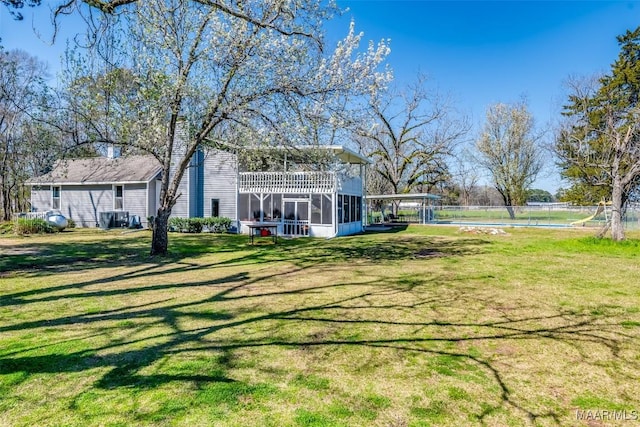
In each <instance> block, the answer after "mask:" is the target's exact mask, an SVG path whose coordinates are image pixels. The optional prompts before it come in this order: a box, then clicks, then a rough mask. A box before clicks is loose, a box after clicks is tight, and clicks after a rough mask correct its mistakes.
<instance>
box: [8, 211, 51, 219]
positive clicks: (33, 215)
mask: <svg viewBox="0 0 640 427" xmlns="http://www.w3.org/2000/svg"><path fill="white" fill-rule="evenodd" d="M48 214H49V212H21V213H19V214H15V215H14V217H15V219H16V220H17V219H18V218H25V219H47V216H49V215H48Z"/></svg>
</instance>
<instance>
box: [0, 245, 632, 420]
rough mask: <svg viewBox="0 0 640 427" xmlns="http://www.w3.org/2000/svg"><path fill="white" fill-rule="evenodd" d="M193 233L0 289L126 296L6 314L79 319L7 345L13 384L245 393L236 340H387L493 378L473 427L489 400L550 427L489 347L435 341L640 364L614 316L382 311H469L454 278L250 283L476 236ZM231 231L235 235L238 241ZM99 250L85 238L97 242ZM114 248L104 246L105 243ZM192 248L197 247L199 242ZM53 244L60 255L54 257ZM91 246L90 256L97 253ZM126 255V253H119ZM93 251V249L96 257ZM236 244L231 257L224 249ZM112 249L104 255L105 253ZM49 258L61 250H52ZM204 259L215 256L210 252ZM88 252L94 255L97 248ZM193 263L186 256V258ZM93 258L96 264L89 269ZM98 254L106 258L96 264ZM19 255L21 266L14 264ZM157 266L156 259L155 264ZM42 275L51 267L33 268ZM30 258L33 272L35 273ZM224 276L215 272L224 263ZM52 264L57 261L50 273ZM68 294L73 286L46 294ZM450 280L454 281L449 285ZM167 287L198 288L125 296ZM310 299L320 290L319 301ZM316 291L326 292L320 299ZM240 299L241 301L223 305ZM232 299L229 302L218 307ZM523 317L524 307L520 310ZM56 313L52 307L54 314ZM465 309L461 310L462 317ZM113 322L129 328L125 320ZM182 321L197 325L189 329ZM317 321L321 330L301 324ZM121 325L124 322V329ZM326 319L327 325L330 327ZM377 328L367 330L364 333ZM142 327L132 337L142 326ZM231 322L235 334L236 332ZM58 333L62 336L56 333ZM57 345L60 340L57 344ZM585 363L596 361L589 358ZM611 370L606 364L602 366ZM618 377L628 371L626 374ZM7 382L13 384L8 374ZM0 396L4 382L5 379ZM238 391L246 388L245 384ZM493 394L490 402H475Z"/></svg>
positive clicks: (255, 344) (68, 253)
mask: <svg viewBox="0 0 640 427" xmlns="http://www.w3.org/2000/svg"><path fill="white" fill-rule="evenodd" d="M198 237H199V236H187V237H185V238H184V239H174V242H175V241H176V240H177V241H178V242H182V246H180V247H181V248H184V250H183V253H182V255H174V257H172V258H169V259H165V260H162V262H161V263H149V261H148V259H147V260H146V261H145V262H141V261H137V260H136V259H135V257H127V256H126V255H125V256H124V257H123V258H122V256H123V254H122V253H119V254H114V255H110V254H111V252H110V251H113V250H116V248H117V247H118V245H116V244H115V243H113V242H102V241H100V240H98V241H97V242H86V243H83V245H89V246H92V247H93V248H94V250H95V253H98V255H100V254H102V255H104V257H105V258H106V259H105V260H104V261H92V260H88V261H86V264H81V265H79V266H74V267H73V268H74V269H77V271H84V270H89V269H90V268H92V267H93V266H105V267H106V266H109V265H111V266H113V265H118V266H123V265H124V266H128V267H129V269H128V270H127V271H125V272H124V273H120V274H117V275H113V276H107V277H105V278H98V279H88V280H84V281H71V282H70V283H66V284H63V285H58V286H55V285H54V286H50V287H44V288H39V289H27V290H24V291H20V292H14V293H10V294H6V293H5V294H4V295H1V296H0V307H5V308H6V307H10V306H24V305H25V304H34V305H35V304H52V303H58V302H59V303H61V304H66V303H67V302H72V303H75V302H77V303H82V302H84V301H102V300H103V299H104V298H107V297H113V296H119V295H122V296H127V297H131V298H132V302H131V303H129V304H127V305H124V306H122V307H114V308H108V309H103V310H100V311H97V312H91V313H81V314H71V315H57V316H56V315H55V314H51V315H48V316H46V318H44V317H43V318H39V319H38V318H37V319H28V320H20V319H17V320H10V321H9V322H6V321H4V322H2V323H0V332H3V333H15V332H23V333H26V334H39V333H40V332H41V331H43V330H44V329H46V328H49V329H51V328H57V329H59V330H60V331H64V330H65V328H71V327H73V328H82V329H83V330H84V329H86V330H87V333H86V334H85V335H84V336H82V337H80V338H77V339H78V340H81V341H83V342H84V344H85V345H84V346H83V347H84V348H82V349H80V350H75V351H62V350H59V347H58V344H60V343H61V342H64V340H65V339H66V338H65V339H58V340H56V339H53V340H51V339H50V338H47V339H48V340H51V342H50V343H48V342H40V343H38V344H33V345H30V346H22V347H21V348H19V349H11V348H5V349H4V350H3V351H0V375H11V374H16V373H22V374H23V375H22V379H21V380H20V381H21V382H24V381H27V380H29V378H30V377H31V376H32V375H41V374H61V373H85V372H86V373H87V375H89V374H90V372H94V370H95V369H96V368H103V369H104V368H107V370H106V372H105V373H102V374H100V375H99V376H98V378H97V380H96V382H95V383H94V384H93V387H95V388H96V389H101V390H111V389H117V388H132V389H147V388H154V387H160V386H162V385H164V384H167V383H172V382H179V383H184V384H185V385H193V384H195V385H197V386H198V387H204V386H205V385H206V384H226V385H228V386H229V387H236V388H235V389H233V390H236V391H235V392H233V393H231V395H233V396H236V397H234V398H238V397H239V396H241V395H242V393H245V392H246V393H250V392H251V390H252V389H251V388H250V387H248V386H247V384H246V383H241V382H238V381H237V380H236V379H234V378H233V376H232V375H231V374H230V372H231V370H232V369H233V368H234V363H235V362H234V359H235V356H234V355H235V354H236V353H237V352H239V351H242V350H247V349H260V348H264V347H276V348H280V349H302V350H304V349H316V348H327V349H336V348H354V349H366V348H385V349H390V350H393V351H397V352H398V353H399V354H409V353H411V354H422V355H424V356H425V357H436V356H446V357H449V358H453V359H456V360H464V361H466V362H468V363H470V364H473V365H475V366H477V367H479V368H480V369H481V370H482V371H483V372H485V373H486V374H487V376H488V377H489V378H491V381H492V384H493V385H494V386H495V388H496V389H497V390H498V392H497V394H496V393H495V392H492V391H491V388H490V387H487V394H488V395H491V396H492V399H493V400H494V401H497V402H498V403H495V404H490V405H485V406H484V407H483V409H482V410H481V411H480V412H478V413H476V414H475V416H476V418H477V420H478V421H479V422H481V423H483V422H484V420H486V419H487V418H488V417H490V416H491V415H492V414H493V412H495V411H497V410H499V409H500V408H505V407H506V408H512V409H515V410H516V411H517V412H518V413H520V414H523V415H524V416H525V417H526V418H527V419H528V420H529V421H532V422H536V421H537V420H549V421H550V422H553V423H556V424H560V423H561V421H560V418H561V417H563V416H565V415H566V414H562V413H557V412H554V411H538V410H536V409H535V408H533V407H532V406H531V404H530V402H523V401H521V400H520V398H518V397H515V396H517V395H518V393H514V391H517V390H514V387H517V385H514V384H513V383H512V382H510V380H509V378H508V377H507V376H505V373H504V371H503V370H502V368H501V366H500V365H498V364H496V363H495V361H494V360H493V359H492V355H491V354H487V355H482V354H478V353H477V352H474V351H468V352H465V351H460V350H458V351H453V350H448V349H446V348H443V346H446V345H448V344H457V343H464V342H469V343H481V342H485V343H486V342H489V343H497V342H514V341H515V342H523V341H525V340H538V341H540V342H541V343H546V345H551V346H555V345H567V346H571V347H573V348H575V349H577V350H578V352H579V354H580V363H585V364H589V363H592V362H590V359H589V351H588V350H587V349H586V347H585V346H587V345H596V346H598V347H600V348H602V349H604V350H606V351H607V352H608V357H609V358H610V359H611V360H613V361H615V363H614V364H613V365H614V366H624V367H625V368H626V370H628V371H636V372H637V370H638V369H640V366H639V362H638V360H637V359H630V358H629V357H628V356H625V355H624V354H622V353H621V351H620V348H621V346H622V345H628V344H629V343H630V342H637V341H638V337H637V336H635V335H633V334H631V333H629V334H625V333H624V332H622V331H621V330H620V326H619V324H616V323H615V322H612V323H607V321H604V320H603V317H602V316H594V315H590V314H589V313H580V312H570V311H559V312H557V313H553V314H544V315H537V316H533V315H531V316H524V317H517V316H511V317H510V316H506V315H505V316H502V318H501V319H499V320H493V321H459V320H455V319H448V318H446V317H444V316H443V317H441V318H435V319H431V320H424V319H420V318H419V319H417V320H411V321H401V320H394V318H393V317H392V316H391V317H390V316H388V315H382V314H381V313H387V314H388V313H389V312H392V313H401V312H402V313H405V312H411V313H420V312H421V311H422V310H426V309H430V310H432V312H434V313H438V310H437V308H438V307H442V308H443V311H446V309H447V308H449V307H474V306H476V305H474V304H477V302H478V300H477V296H475V295H473V294H471V293H468V292H466V291H465V288H464V286H459V284H455V283H452V280H453V279H452V278H451V277H449V276H442V275H437V274H435V275H431V276H424V277H421V276H417V275H411V274H409V273H408V272H407V273H403V274H399V275H396V276H380V277H369V276H366V275H365V277H362V278H358V279H354V280H350V281H349V282H340V281H338V282H333V283H323V284H317V283H314V282H313V281H311V282H310V283H309V284H306V285H296V286H285V287H284V288H283V289H275V290H271V289H269V290H263V289H262V288H261V286H259V285H261V284H263V283H271V282H270V281H273V280H281V281H285V282H286V280H288V279H289V278H290V277H295V275H292V276H289V274H292V273H293V274H301V273H304V272H306V271H318V270H319V269H320V270H322V269H328V268H331V266H334V265H346V266H352V265H354V264H356V263H362V264H365V265H367V264H379V263H387V262H388V263H397V262H401V261H407V260H411V261H415V262H419V263H420V262H425V263H428V262H430V260H431V259H433V258H439V257H464V256H469V255H474V254H477V253H482V252H483V251H484V250H485V248H486V247H487V245H488V243H489V242H488V241H485V240H482V239H477V238H455V239H447V238H438V237H424V236H413V235H403V234H402V233H398V234H393V235H390V236H389V237H385V238H384V239H381V238H380V237H379V236H366V235H365V236H354V237H349V238H344V239H335V240H309V239H295V240H290V241H289V240H287V241H283V242H282V244H278V245H273V246H264V247H250V246H248V245H247V243H246V236H245V238H242V236H240V238H239V237H238V236H233V237H232V238H230V239H227V238H222V239H218V238H210V239H205V241H204V242H203V241H202V240H200V241H196V239H198ZM241 239H242V240H241ZM212 243H218V245H216V246H215V247H211V248H209V251H210V252H209V254H211V252H219V253H226V254H227V255H229V254H232V255H231V256H228V257H225V258H224V259H223V260H219V259H214V260H213V261H208V262H204V263H201V262H197V261H198V260H197V257H198V256H199V255H198V251H200V250H201V249H202V248H203V247H208V245H210V244H212ZM96 244H97V245H98V246H97V247H96V246H95V245H96ZM130 244H131V245H132V246H131V247H130V249H129V250H130V251H131V253H137V251H141V250H146V248H143V247H142V246H141V245H140V243H139V242H134V243H130ZM113 245H116V246H113ZM89 246H86V247H82V245H81V247H79V248H76V249H67V248H57V247H56V246H55V245H54V246H53V247H48V248H47V250H49V251H52V254H53V255H52V256H53V257H54V258H53V259H54V260H58V261H59V267H60V268H63V266H64V265H65V264H64V260H65V259H66V260H67V262H69V261H70V260H72V259H74V257H75V256H77V254H78V253H81V252H83V251H87V250H89V249H90V248H89ZM198 248H200V249H198ZM56 250H61V251H62V253H61V254H55V251H56ZM101 251H102V252H101ZM125 252H126V251H125ZM95 253H94V257H95ZM236 253H237V255H236ZM109 256H112V258H109ZM55 257H59V258H55ZM214 258H215V257H214ZM98 259H102V258H101V257H100V256H98ZM194 259H195V260H194ZM96 262H97V264H96ZM273 262H286V263H289V264H290V265H291V266H292V267H291V268H290V269H288V270H274V271H271V270H270V269H265V270H261V272H260V274H256V273H255V272H254V271H253V272H250V271H249V270H246V271H241V272H235V273H232V274H226V275H221V276H219V277H216V278H215V279H203V280H197V281H194V280H191V281H184V282H180V283H176V282H172V281H168V282H166V283H162V280H163V277H164V276H165V275H167V274H170V273H180V272H184V273H186V272H199V271H202V272H203V273H204V272H205V271H207V270H209V269H215V268H218V267H224V266H230V265H232V266H236V267H242V266H250V265H253V264H263V263H264V264H269V263H273ZM103 263H104V264H103ZM18 264H20V263H18ZM159 267H162V269H160V268H159ZM43 268H44V271H45V272H46V274H54V273H55V271H54V270H49V269H47V268H46V266H44V267H43ZM37 269H38V268H37V267H36V271H37ZM222 271H224V270H222ZM58 272H59V270H58ZM150 276H153V277H155V278H156V279H157V280H156V283H154V284H151V285H127V286H126V287H116V288H109V289H101V288H99V287H98V288H96V289H93V288H92V289H86V287H87V286H89V285H100V284H105V283H112V282H114V283H117V282H119V281H129V280H131V279H137V278H141V277H150ZM70 289H75V290H76V292H75V293H68V294H53V293H54V292H59V291H68V290H70ZM451 289H453V290H451ZM171 290H175V291H176V292H177V293H180V292H182V291H185V292H186V291H190V292H194V293H196V295H197V297H195V298H192V299H191V300H174V299H173V298H166V295H165V294H160V295H162V296H160V295H158V297H156V298H153V299H152V300H151V301H150V302H145V303H139V304H136V303H134V302H133V298H134V297H135V296H136V295H138V294H140V293H143V292H149V293H150V294H151V295H153V293H154V292H166V291H171ZM397 295H400V296H406V298H404V299H403V300H402V301H394V300H393V298H394V297H395V296H397ZM297 296H299V297H300V298H298V299H296V300H293V301H294V302H291V303H290V306H288V307H287V308H286V309H284V308H278V309H274V308H270V309H264V308H262V309H256V308H255V307H271V305H270V304H269V302H270V301H273V299H274V298H288V297H297ZM320 297H322V298H320ZM323 298H324V300H323ZM232 302H233V303H234V304H237V303H240V302H244V303H245V304H244V305H241V306H239V307H237V306H235V305H233V304H232V305H230V306H228V305H226V304H229V303H232ZM486 304H487V305H490V304H491V301H487V302H486ZM230 307H232V308H230ZM519 311H520V312H526V307H520V310H519ZM52 313H55V311H52ZM472 318H473V316H472ZM123 322H124V323H126V325H129V326H123ZM189 322H195V323H197V325H196V326H185V325H189V324H190V323H189ZM318 327H321V328H324V329H325V330H327V331H328V332H326V333H324V332H323V333H315V332H313V333H311V332H312V331H314V330H316V329H317V328H318ZM128 328H130V331H129V330H128ZM247 328H252V329H253V330H260V331H264V332H263V334H262V336H261V337H259V338H250V337H248V336H245V335H244V334H242V333H241V331H244V330H246V329H247ZM301 328H302V330H308V331H309V332H310V333H309V334H308V336H307V337H306V338H302V339H301V338H292V336H291V332H290V331H296V330H300V329H301ZM336 328H337V329H336ZM352 328H358V329H359V330H360V329H362V330H365V331H367V332H366V333H365V335H366V334H369V335H367V336H365V337H362V336H358V335H359V334H360V335H361V334H362V333H364V332H359V333H353V334H349V335H350V336H349V337H348V338H345V337H340V336H337V335H336V334H335V333H334V332H332V331H336V330H338V331H346V332H352ZM378 329H379V330H380V331H381V332H379V333H378V334H377V335H376V333H375V332H368V331H376V330H378ZM145 330H146V331H151V332H146V333H145V332H144V331H145ZM114 331H117V332H120V335H119V336H118V338H117V339H116V338H115V337H114V338H111V339H107V340H106V341H107V342H106V343H104V339H103V340H102V341H101V342H103V343H101V344H92V343H93V342H94V339H95V337H96V336H101V335H102V336H103V337H104V336H110V335H109V334H110V333H112V332H114ZM235 331H237V333H235ZM61 333H63V332H61ZM63 348H64V347H63ZM193 354H202V355H204V356H206V357H211V355H214V357H215V366H214V367H213V368H209V369H200V368H194V369H186V370H183V371H180V370H176V371H175V372H172V371H170V370H169V371H162V370H160V371H157V370H156V371H154V370H153V369H151V368H152V367H155V366H157V364H158V363H159V362H160V361H162V360H164V359H167V358H168V359H171V358H175V357H180V356H182V355H193ZM593 363H594V366H596V365H595V363H597V362H593ZM614 374H615V373H614ZM626 379H627V380H628V377H627V378H626ZM16 384H17V383H16ZM4 388H5V391H7V390H10V387H9V388H7V387H6V386H5V387H4ZM247 390H248V391H247ZM487 400H491V399H489V398H488V399H487Z"/></svg>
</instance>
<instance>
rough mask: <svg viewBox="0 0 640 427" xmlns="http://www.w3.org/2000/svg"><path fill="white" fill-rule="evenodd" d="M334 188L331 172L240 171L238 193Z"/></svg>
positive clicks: (310, 191) (307, 191) (333, 177)
mask: <svg viewBox="0 0 640 427" xmlns="http://www.w3.org/2000/svg"><path fill="white" fill-rule="evenodd" d="M335 190H336V175H335V173H333V172H241V173H240V178H239V183H238V191H239V192H240V193H283V194H296V193H332V192H334V191H335Z"/></svg>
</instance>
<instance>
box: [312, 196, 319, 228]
mask: <svg viewBox="0 0 640 427" xmlns="http://www.w3.org/2000/svg"><path fill="white" fill-rule="evenodd" d="M311 224H322V195H321V194H312V195H311Z"/></svg>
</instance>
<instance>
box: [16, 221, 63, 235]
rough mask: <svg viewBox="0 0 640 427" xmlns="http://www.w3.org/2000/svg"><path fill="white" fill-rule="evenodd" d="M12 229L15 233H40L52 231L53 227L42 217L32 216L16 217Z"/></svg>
mask: <svg viewBox="0 0 640 427" xmlns="http://www.w3.org/2000/svg"><path fill="white" fill-rule="evenodd" d="M13 231H14V232H15V233H16V234H20V235H25V234H40V233H53V232H54V231H55V229H54V228H53V227H51V226H50V225H49V224H48V223H47V221H45V220H44V219H39V218H34V219H27V218H18V220H17V221H16V223H15V225H14V226H13Z"/></svg>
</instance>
